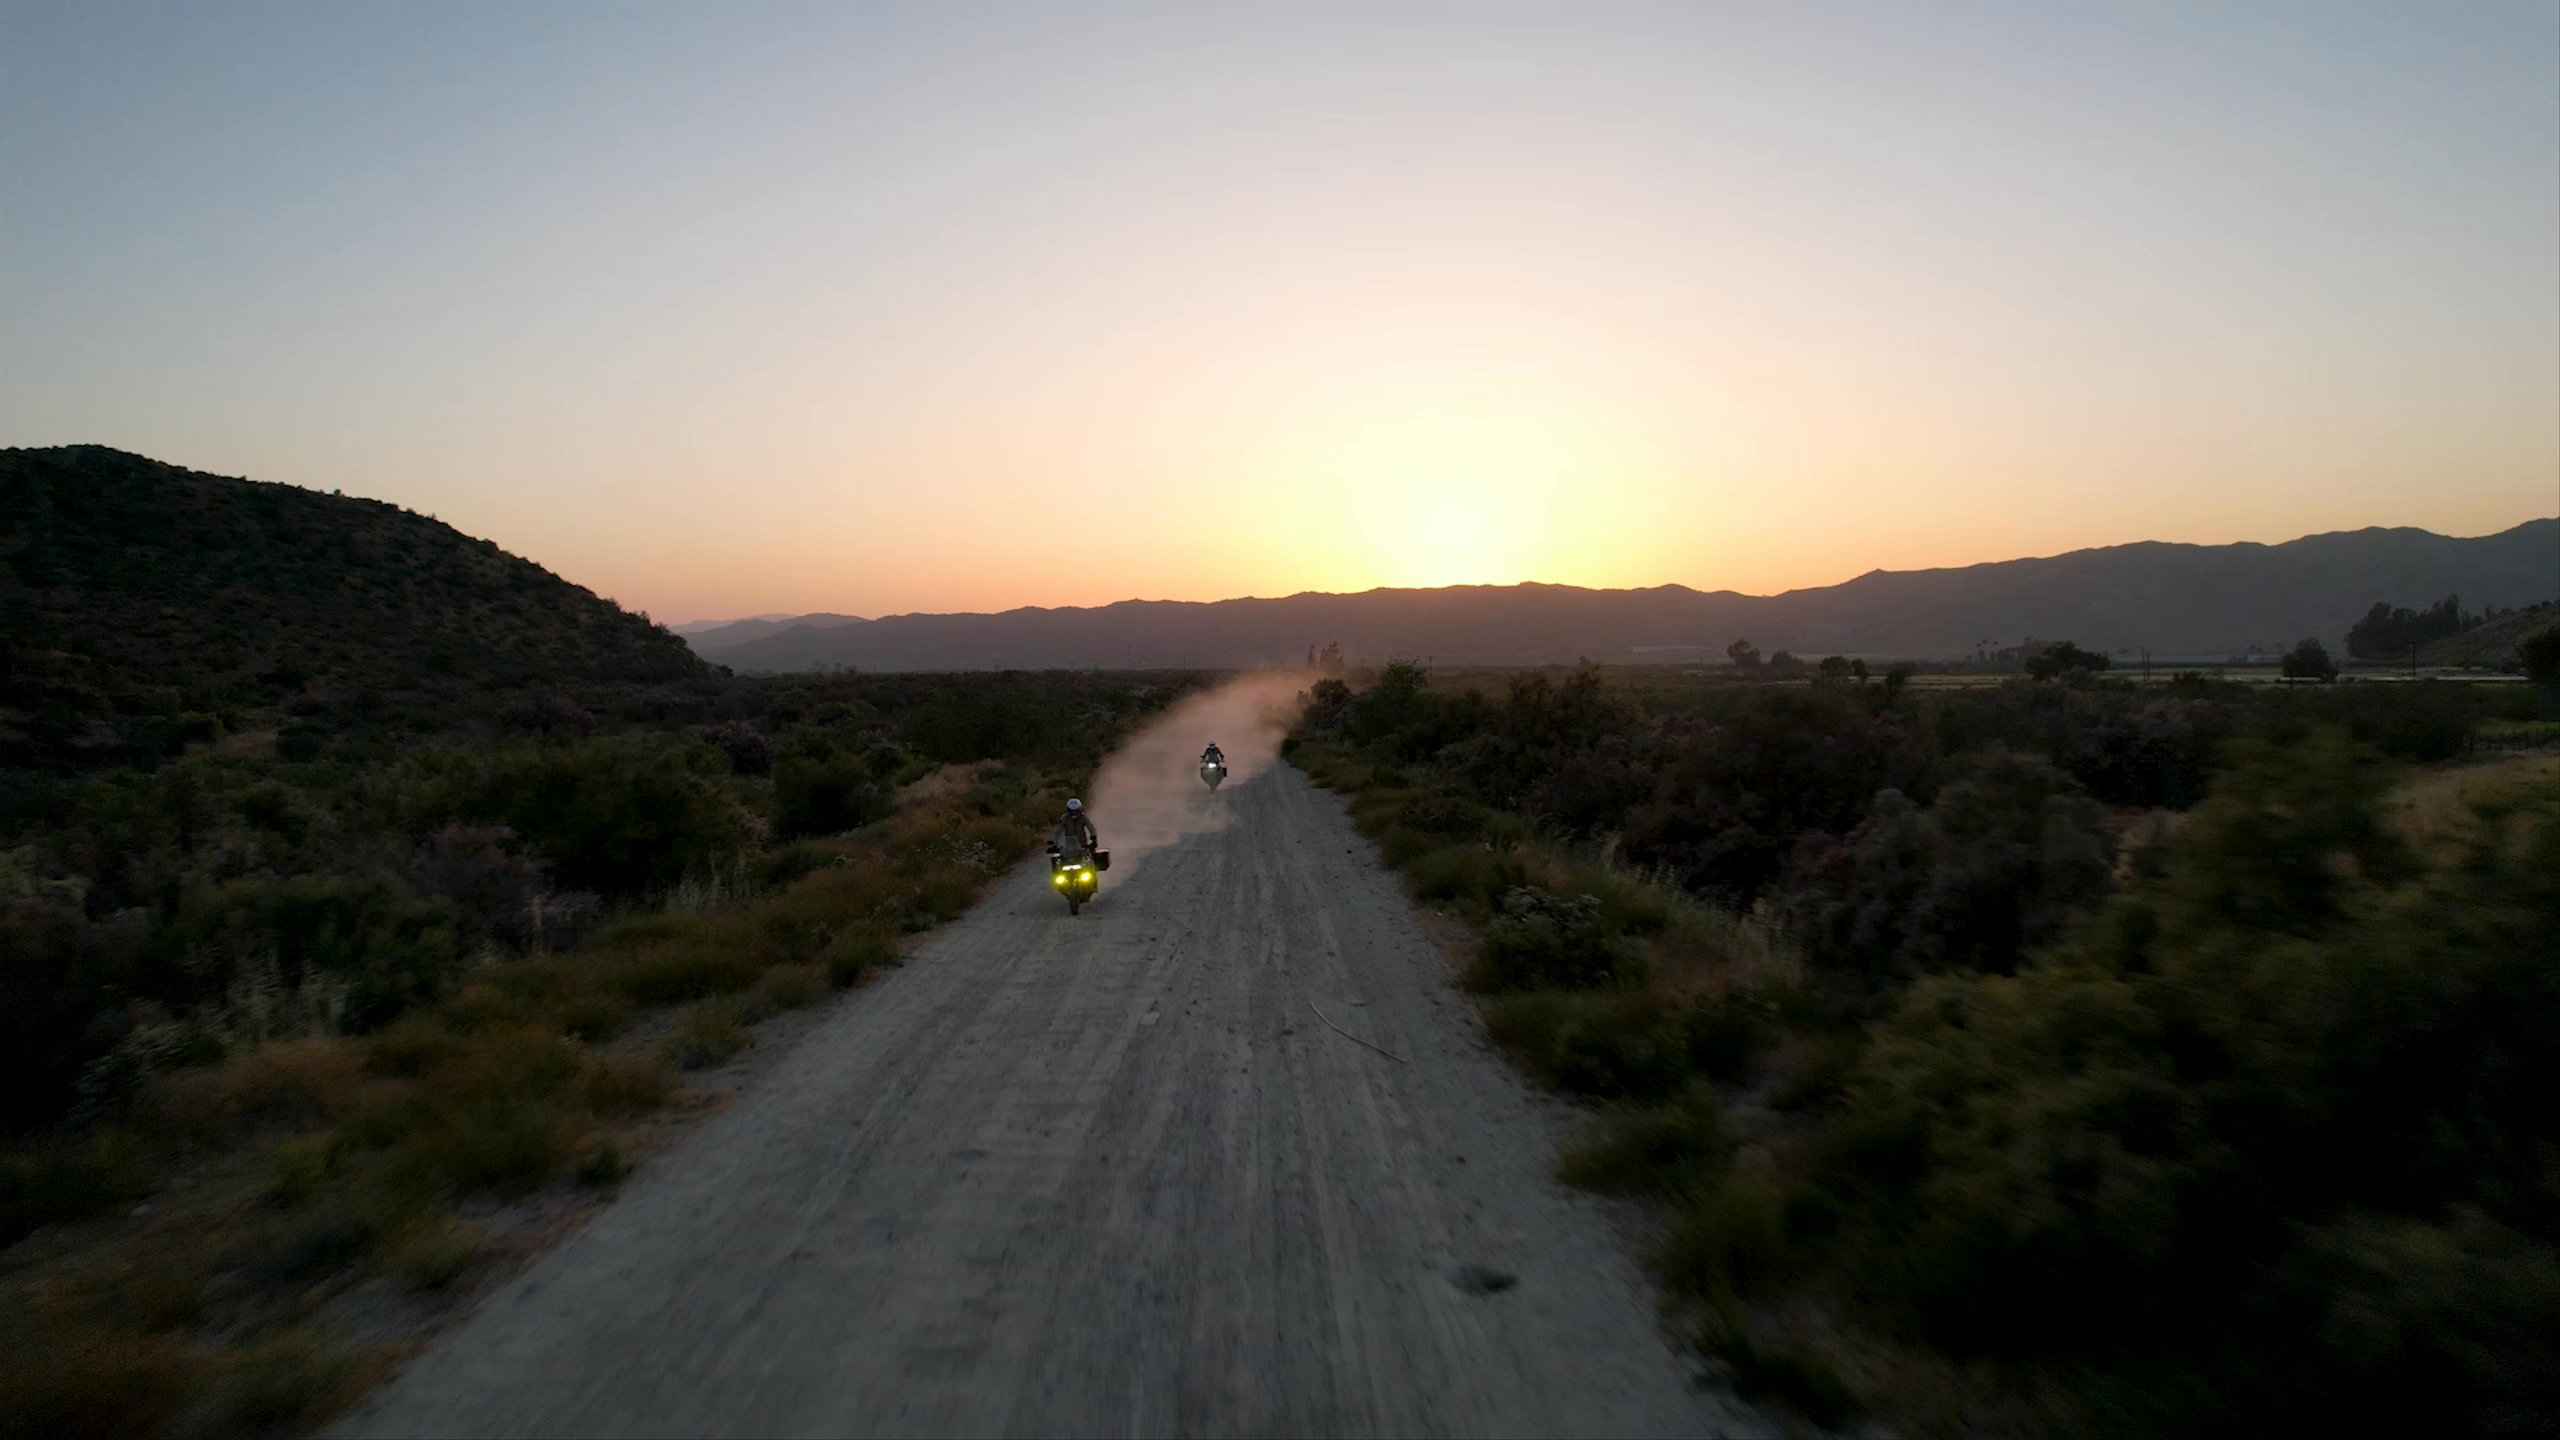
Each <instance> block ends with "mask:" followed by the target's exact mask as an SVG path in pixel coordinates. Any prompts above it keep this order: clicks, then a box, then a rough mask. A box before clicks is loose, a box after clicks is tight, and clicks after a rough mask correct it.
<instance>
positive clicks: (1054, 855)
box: [1049, 841, 1111, 915]
mask: <svg viewBox="0 0 2560 1440" xmlns="http://www.w3.org/2000/svg"><path fill="white" fill-rule="evenodd" d="M1110 868H1111V852H1110V851H1108V850H1095V851H1093V852H1091V853H1089V854H1086V855H1081V856H1078V857H1077V858H1075V859H1073V860H1070V859H1068V858H1067V857H1066V856H1065V855H1063V854H1060V853H1059V851H1058V847H1057V844H1056V842H1054V841H1053V842H1051V843H1050V846H1049V884H1050V887H1051V888H1053V889H1055V890H1056V891H1057V892H1058V893H1059V894H1061V895H1063V896H1065V897H1066V898H1067V913H1068V914H1070V915H1073V914H1075V913H1077V912H1078V911H1080V910H1082V909H1084V907H1085V906H1087V905H1089V904H1091V903H1093V892H1094V887H1095V886H1097V885H1099V884H1100V883H1101V879H1102V872H1103V871H1105V870H1108V869H1110Z"/></svg>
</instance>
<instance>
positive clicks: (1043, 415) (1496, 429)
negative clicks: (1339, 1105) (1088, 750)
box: [0, 3, 2560, 620]
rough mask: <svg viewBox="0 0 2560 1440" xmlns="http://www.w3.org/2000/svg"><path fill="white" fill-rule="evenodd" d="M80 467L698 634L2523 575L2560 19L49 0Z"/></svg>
mask: <svg viewBox="0 0 2560 1440" xmlns="http://www.w3.org/2000/svg"><path fill="white" fill-rule="evenodd" d="M66 441H99V442H103V443H107V444H112V445H117V446H120V447H123V448H126V449H132V450H138V451H141V452H143V453H146V454H150V455H153V456H155V457H157V458H161V459H166V460H170V461H173V462H176V463H180V464H185V465H190V466H194V467H197V468H201V469H210V470H216V471H220V472H224V473H245V474H249V475H253V476H256V477H259V478H265V479H277V480H286V481H291V482H294V483H298V484H305V485H313V486H317V487H319V488H323V489H328V488H344V489H346V490H348V491H351V492H355V493H361V494H368V495H378V496H382V497H384V498H389V499H394V500H398V501H400V502H402V503H405V504H408V505H411V506H413V507H415V508H418V509H421V510H426V511H430V512H433V513H435V514H437V515H439V516H441V517H443V518H445V519H447V520H450V521H452V522H453V523H455V524H457V525H459V526H461V527H462V528H464V529H466V530H468V531H471V532H472V533H475V534H481V535H486V536H488V537H489V538H492V539H494V540H497V541H498V542H499V543H500V544H502V545H505V546H507V547H509V548H511V549H514V550H517V551H519V552H521V553H525V554H528V555H531V556H533V557H534V558H536V559H538V560H541V561H543V562H544V563H546V564H548V565H550V566H552V567H553V568H554V569H557V570H559V571H561V572H562V573H564V574H567V575H569V576H571V577H572V578H574V579H577V580H580V581H582V582H584V583H587V584H590V585H592V586H594V587H595V588H597V589H598V590H600V591H603V592H605V593H608V594H612V595H615V596H617V597H618V598H620V599H622V600H623V601H624V602H625V603H628V604H632V605H635V606H641V607H645V608H647V609H649V610H651V611H652V612H653V613H655V614H657V615H658V616H660V617H661V618H665V619H672V620H682V619H689V618H694V617H696V616H700V615H707V614H729V613H749V612H756V611H767V610H804V609H818V608H825V609H838V610H852V611H857V612H865V613H869V612H878V611H894V610H907V609H957V608H993V607H1000V606H1004V605H1011V604H1019V603H1049V604H1084V603H1098V602H1103V601H1108V600H1112V599H1119V598H1124V597H1126V596H1130V595H1162V596H1175V597H1184V598H1214V597H1217V596H1221V595H1229V594H1238V593H1274V592H1285V591H1288V590H1294V589H1299V588H1327V589H1339V588H1359V587H1361V586H1365V585H1369V584H1377V583H1438V582H1442V581H1449V580H1488V581H1504V580H1513V579H1549V580H1560V581H1571V582H1577V583H1590V584H1620V585H1624V584H1651V583H1658V582H1661V581H1679V582H1683V583H1688V584H1693V585H1699V586H1702V587H1710V588H1711V587H1717V586H1725V585H1731V586H1734V587H1736V588H1742V589H1750V590H1768V589H1779V588H1785V587H1788V586H1792V585H1803V584H1819V583H1825V582H1828V581H1832V580H1837V579H1842V578H1846V577H1847V576H1849V575H1851V574H1854V573H1857V572H1858V571H1861V570H1864V569H1867V568H1870V567H1874V566H1886V567H1905V566H1915V565H1926V564H1946V563H1963V562H1967V561H1972V560H1980V559H1996V558H2003V557H2006V556H2009V555H2015V554H2023V553H2050V552H2052V551H2056V550H2062V549H2069V548H2073V547H2076V546H2080V545H2089V544H2104V543H2113V542H2118V541H2126V540H2134V539H2143V538H2162V539H2188V540H2200V541H2219V540H2230V539H2242V538H2251V539H2264V540H2276V539H2283V538H2287V537H2290V536H2292V535H2295V534H2299V533H2303V532H2306V531H2314V530H2323V529H2335V528H2346V527H2352V526H2357V525H2364V524H2418V525H2426V526H2429V527H2430V528H2435V529H2439V530H2445V531H2449V532H2454V533H2479V532H2482V531H2486V530H2492V529H2499V528H2504V527H2505V526H2507V525H2511V524H2514V523H2517V522H2519V521H2521V520H2524V519H2527V518H2530V517H2532V516H2535V515H2544V514H2552V513H2555V512H2560V5H2555V4H2552V3H2533V4H2516V5H2485V4H2470V5H2426V6H2408V7H2390V6H2378V5H2352V6H2315V5H2303V4H2282V5H2279V4H2259V5H2223V6H2210V7H2205V6H2195V7H2189V6H2174V5H2163V4H2141V5H2131V6H2099V5H2038V6H2017V7H1993V6H1979V5H1962V6H1947V5H1886V4H1855V5H1831V6H1820V5H1787V6H1770V7H1756V6H1745V5H1715V6H1687V7H1682V6H1630V7H1603V6H1594V5H1574V6H1570V7H1568V6H1530V7H1478V6H1460V5H1433V6H1429V7H1420V6H1407V7H1378V6H1351V5H1294V6H1273V7H1248V6H1241V5H1235V6H1213V5H1196V6H1187V7H1147V6H1109V7H1079V6H1070V5H1066V4H1042V5H1035V6H1019V7H997V6H965V5H935V6H919V7H897V6H857V5H816V4H808V5H792V6H766V7H755V6H745V5H719V6H694V5H675V4H622V5H578V4H567V3H551V4H518V5H504V6H473V5H433V6H395V5H388V4H361V5H327V6H321V5H313V6H301V5H226V4H188V5H182V6H168V7H162V6H148V5H132V4H122V5H85V6H71V5H23V4H15V3H12V4H8V5H6V7H5V9H0V442H6V443H13V444H49V443H58V442H66ZM1247 517H1249V523H1239V522H1240V521H1244V520H1246V518H1247Z"/></svg>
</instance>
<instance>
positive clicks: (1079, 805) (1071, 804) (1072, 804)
mask: <svg viewBox="0 0 2560 1440" xmlns="http://www.w3.org/2000/svg"><path fill="white" fill-rule="evenodd" d="M1067 808H1068V809H1069V810H1081V809H1083V808H1084V802H1083V801H1081V800H1070V801H1068V802H1067Z"/></svg>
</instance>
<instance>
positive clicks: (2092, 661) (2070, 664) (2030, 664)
mask: <svg viewBox="0 0 2560 1440" xmlns="http://www.w3.org/2000/svg"><path fill="white" fill-rule="evenodd" d="M2111 663H2113V662H2111V661H2110V660H2108V659H2107V657H2106V656H2104V655H2102V654H2100V653H2098V652H2097V651H2095V650H2083V649H2081V648H2080V647H2079V646H2077V645H2075V644H2073V643H2071V642H2070V641H2068V640H2056V641H2054V642H2053V643H2052V644H2050V645H2047V646H2046V647H2044V648H2043V649H2042V650H2039V651H2037V652H2036V653H2035V654H2033V655H2030V656H2028V657H2027V673H2028V674H2029V675H2032V676H2034V677H2035V678H2036V679H2038V680H2060V679H2064V678H2067V677H2069V676H2072V675H2095V674H2097V673H2098V672H2100V671H2102V670H2104V669H2106V668H2107V666H2108V665H2109V664H2111Z"/></svg>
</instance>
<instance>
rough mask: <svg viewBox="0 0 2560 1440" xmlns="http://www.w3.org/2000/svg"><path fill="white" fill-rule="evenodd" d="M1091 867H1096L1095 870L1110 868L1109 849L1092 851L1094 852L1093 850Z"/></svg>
mask: <svg viewBox="0 0 2560 1440" xmlns="http://www.w3.org/2000/svg"><path fill="white" fill-rule="evenodd" d="M1093 868H1094V869H1096V870H1108V869H1110V868H1111V852H1110V851H1108V850H1096V851H1094V852H1093Z"/></svg>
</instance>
